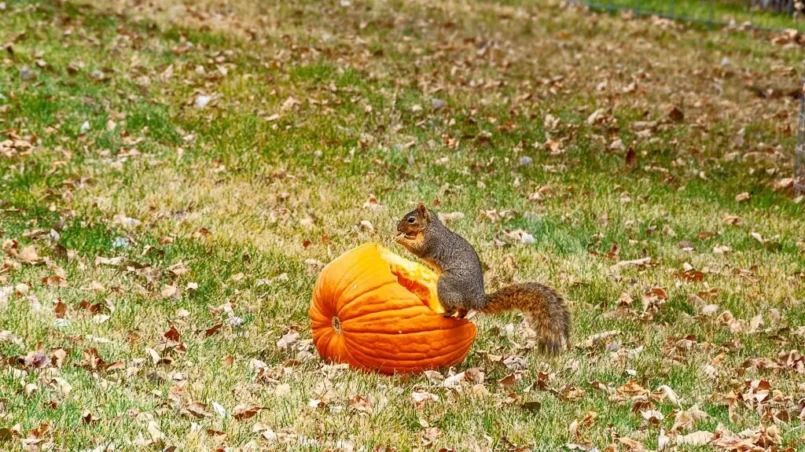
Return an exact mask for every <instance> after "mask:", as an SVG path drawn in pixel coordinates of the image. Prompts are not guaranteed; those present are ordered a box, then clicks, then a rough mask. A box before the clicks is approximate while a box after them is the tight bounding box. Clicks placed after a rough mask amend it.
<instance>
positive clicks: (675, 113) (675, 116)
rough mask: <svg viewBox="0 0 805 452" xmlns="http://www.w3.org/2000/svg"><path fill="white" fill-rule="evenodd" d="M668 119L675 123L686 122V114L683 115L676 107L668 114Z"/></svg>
mask: <svg viewBox="0 0 805 452" xmlns="http://www.w3.org/2000/svg"><path fill="white" fill-rule="evenodd" d="M668 117H669V118H671V121H674V122H682V121H684V120H685V114H684V113H682V110H680V109H679V107H674V108H673V109H671V111H670V112H669V113H668Z"/></svg>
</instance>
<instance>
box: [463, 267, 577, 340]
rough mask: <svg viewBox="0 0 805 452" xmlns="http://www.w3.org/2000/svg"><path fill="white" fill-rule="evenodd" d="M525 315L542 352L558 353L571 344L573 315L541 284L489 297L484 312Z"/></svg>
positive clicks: (515, 287) (507, 289)
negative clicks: (513, 312)
mask: <svg viewBox="0 0 805 452" xmlns="http://www.w3.org/2000/svg"><path fill="white" fill-rule="evenodd" d="M514 309H516V310H519V311H521V312H522V313H523V315H524V316H525V318H526V320H528V324H529V326H531V328H532V329H533V330H534V331H536V333H537V336H538V337H539V346H540V348H541V349H542V351H545V352H549V353H558V352H560V351H562V350H563V349H565V348H567V346H568V344H569V343H570V313H569V312H568V310H567V307H566V306H565V302H564V300H562V297H561V296H559V294H557V293H556V292H555V291H554V290H553V289H551V288H550V287H548V286H544V285H542V284H539V283H533V282H530V283H521V284H513V285H510V286H507V287H504V288H502V289H500V290H498V291H497V292H495V293H491V294H488V295H487V296H486V306H485V307H484V308H482V309H480V310H479V311H480V312H484V313H488V314H495V313H499V312H504V311H510V310H514Z"/></svg>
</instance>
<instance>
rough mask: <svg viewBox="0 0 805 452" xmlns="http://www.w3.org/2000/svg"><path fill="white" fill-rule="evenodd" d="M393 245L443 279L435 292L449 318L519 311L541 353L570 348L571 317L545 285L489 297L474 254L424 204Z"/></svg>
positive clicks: (407, 216) (516, 286) (409, 215)
mask: <svg viewBox="0 0 805 452" xmlns="http://www.w3.org/2000/svg"><path fill="white" fill-rule="evenodd" d="M394 241H396V242H397V243H399V244H400V245H402V246H403V247H405V248H406V249H407V250H408V251H410V252H411V253H413V254H414V255H415V256H417V257H419V258H420V259H422V260H423V261H425V263H427V264H428V266H430V267H431V268H433V269H434V270H435V271H436V272H437V273H439V282H438V284H437V287H436V290H437V294H438V297H439V302H440V303H441V304H442V306H444V308H445V310H446V312H445V316H451V317H452V316H459V317H464V316H465V315H466V314H467V311H468V310H470V309H473V310H476V311H478V312H484V313H490V314H492V313H498V312H503V311H509V310H512V309H517V310H520V311H521V312H522V313H523V314H524V315H525V316H526V318H527V319H528V323H529V325H530V326H531V328H533V329H534V330H535V331H536V332H537V335H538V336H539V346H540V349H541V350H543V351H546V352H549V353H558V352H560V351H561V350H562V349H565V348H567V347H568V346H569V344H570V313H569V312H568V310H567V307H566V306H565V303H564V301H563V300H562V297H560V296H559V295H558V294H557V293H556V292H555V291H554V290H553V289H551V288H550V287H548V286H544V285H542V284H538V283H534V282H529V283H522V284H513V285H510V286H507V287H504V288H502V289H500V290H498V291H497V292H495V293H491V294H487V293H486V292H485V291H484V275H483V270H482V269H481V260H480V259H479V258H478V254H477V253H476V252H475V249H474V248H473V247H472V245H470V243H469V242H467V240H465V239H464V238H463V237H461V236H460V235H458V234H456V233H455V232H452V231H451V230H449V229H448V228H447V227H446V226H445V225H443V224H442V222H441V221H439V218H438V217H437V216H436V214H435V213H433V212H431V211H429V210H428V209H427V208H425V205H424V204H422V203H420V204H419V205H418V206H417V208H416V209H415V210H412V211H411V212H408V213H407V214H405V216H404V217H403V218H402V219H401V220H400V221H399V222H398V223H397V235H396V236H395V238H394Z"/></svg>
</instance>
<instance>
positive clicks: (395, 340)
mask: <svg viewBox="0 0 805 452" xmlns="http://www.w3.org/2000/svg"><path fill="white" fill-rule="evenodd" d="M437 281H438V275H437V274H436V273H434V272H433V271H431V270H430V269H428V268H427V267H425V266H423V265H420V264H418V263H416V262H412V261H409V260H407V259H405V258H403V257H401V256H398V255H396V254H394V253H393V252H391V251H390V250H387V249H385V248H384V247H382V246H381V245H379V244H376V243H369V244H365V245H362V246H359V247H357V248H355V249H353V250H350V251H348V252H346V253H344V254H343V255H341V256H339V257H338V258H336V259H335V260H333V261H332V262H331V263H330V264H328V265H327V266H325V267H324V269H322V271H321V273H320V274H319V277H318V279H317V280H316V284H315V287H314V290H313V302H312V303H311V307H310V319H311V324H312V328H313V341H314V343H315V345H316V349H317V351H318V352H319V354H320V355H321V356H322V357H323V358H324V359H326V360H328V361H332V362H339V363H347V364H349V365H350V366H352V367H355V368H360V369H365V370H374V371H379V372H382V373H387V374H390V373H395V372H396V373H411V372H421V371H423V370H428V369H434V368H439V367H448V366H452V365H455V364H458V363H460V362H461V361H463V360H464V358H465V357H466V355H467V353H468V352H469V349H470V347H471V345H472V341H473V340H474V339H475V334H476V329H475V325H474V324H472V323H471V322H469V321H467V320H463V319H452V318H445V317H443V316H442V315H441V313H443V312H444V309H443V308H442V306H441V305H440V304H439V302H438V297H437V296H436V282H437Z"/></svg>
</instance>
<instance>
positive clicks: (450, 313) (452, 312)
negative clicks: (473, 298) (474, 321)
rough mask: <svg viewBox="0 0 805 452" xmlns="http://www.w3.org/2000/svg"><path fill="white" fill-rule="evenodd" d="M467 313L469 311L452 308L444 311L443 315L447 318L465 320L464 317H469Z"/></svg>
mask: <svg viewBox="0 0 805 452" xmlns="http://www.w3.org/2000/svg"><path fill="white" fill-rule="evenodd" d="M467 312H468V311H467V310H466V309H464V308H458V309H456V308H452V309H447V310H446V311H444V314H442V315H443V316H444V317H447V318H457V319H463V318H464V317H466V316H467Z"/></svg>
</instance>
